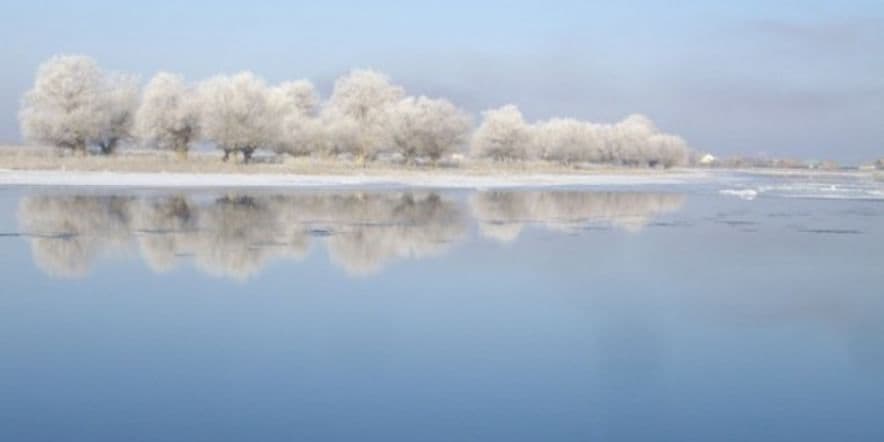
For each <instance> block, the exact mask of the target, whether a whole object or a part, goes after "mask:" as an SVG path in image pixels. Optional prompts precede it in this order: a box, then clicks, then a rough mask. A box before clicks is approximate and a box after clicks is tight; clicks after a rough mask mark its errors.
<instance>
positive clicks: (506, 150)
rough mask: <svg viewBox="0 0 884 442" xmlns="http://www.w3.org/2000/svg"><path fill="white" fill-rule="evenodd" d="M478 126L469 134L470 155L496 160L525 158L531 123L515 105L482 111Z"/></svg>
mask: <svg viewBox="0 0 884 442" xmlns="http://www.w3.org/2000/svg"><path fill="white" fill-rule="evenodd" d="M483 116H484V119H483V121H482V125H481V126H479V128H478V129H477V130H476V133H475V134H473V141H472V154H473V155H474V156H476V157H479V158H491V159H494V160H497V161H507V160H524V159H526V158H528V154H529V152H530V151H531V147H532V143H533V134H532V129H531V126H530V125H529V124H528V123H526V122H525V118H524V117H523V116H522V112H520V111H519V109H518V108H517V107H516V106H513V105H507V106H504V107H501V108H499V109H494V110H489V111H485V112H484V113H483Z"/></svg>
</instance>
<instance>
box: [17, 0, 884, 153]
mask: <svg viewBox="0 0 884 442" xmlns="http://www.w3.org/2000/svg"><path fill="white" fill-rule="evenodd" d="M0 17H2V21H3V25H2V26H0V41H2V42H3V44H0V66H2V69H0V143H20V142H21V134H20V132H19V129H18V122H17V116H16V115H17V112H18V106H19V102H20V99H21V96H22V95H23V94H24V92H25V91H26V90H27V89H28V88H29V87H30V85H31V84H32V82H33V76H34V72H35V71H36V69H37V67H38V66H39V65H40V63H41V62H43V61H44V60H46V59H47V58H49V57H51V56H52V55H55V54H61V53H65V54H72V53H78V54H86V55H90V56H92V57H95V58H96V59H97V60H98V62H99V63H100V64H101V65H102V66H103V67H105V68H107V69H110V70H119V71H127V72H133V73H136V74H138V75H140V76H141V78H142V80H143V81H144V82H146V81H147V80H148V79H149V78H150V77H151V76H152V75H153V74H155V73H156V72H158V71H173V72H178V73H181V74H183V75H184V76H185V77H187V78H188V79H190V80H193V81H198V80H200V79H203V78H206V77H209V76H211V75H214V74H217V73H233V72H237V71H241V70H251V71H253V72H255V73H257V74H259V75H261V76H263V77H264V78H266V79H267V80H268V81H271V82H279V81H283V80H287V79H297V78H309V79H311V80H313V81H314V83H316V84H317V86H319V88H320V91H321V92H322V94H323V95H324V96H326V97H327V96H328V95H329V92H330V89H331V86H332V84H333V81H334V79H335V78H336V77H337V76H339V75H341V74H343V73H345V72H347V71H348V70H350V69H351V68H375V69H378V70H381V71H384V72H385V73H387V74H389V75H390V76H391V77H392V78H393V80H394V81H395V82H397V83H400V84H402V85H404V86H405V87H406V88H407V90H408V91H409V93H411V94H415V95H419V94H423V95H428V96H442V97H446V98H448V99H450V100H452V101H453V102H455V103H456V104H457V105H459V106H461V107H463V108H464V109H466V110H468V111H470V112H471V113H473V114H474V115H475V116H476V118H477V120H478V118H479V116H480V114H481V112H482V111H483V110H485V109H489V108H493V107H498V106H501V105H505V104H516V105H518V106H519V107H520V108H521V109H522V111H523V112H524V114H525V115H526V117H527V118H528V119H530V120H535V119H546V118H550V117H556V116H560V117H575V118H581V119H588V120H592V121H596V122H612V121H616V120H619V119H621V118H623V117H625V116H626V115H629V114H631V113H643V114H646V115H648V116H649V117H651V118H652V119H653V120H654V121H655V122H657V124H658V125H659V126H660V127H661V128H662V129H663V130H665V131H667V132H671V133H676V134H679V135H681V136H683V137H684V138H685V139H686V140H687V141H688V143H689V144H690V145H691V146H692V147H693V148H695V149H697V150H701V151H710V152H713V153H715V154H719V155H724V156H727V155H735V154H748V155H759V154H762V155H769V156H795V157H802V158H818V159H822V158H832V159H837V160H839V161H842V162H845V163H859V162H862V161H865V160H869V159H872V158H878V157H884V2H881V1H880V0H878V1H865V0H859V1H850V2H831V1H816V0H805V1H777V2H769V1H762V0H745V1H740V2H709V1H696V2H688V1H667V2H663V1H660V2H652V1H631V2H592V1H586V0H583V1H553V0H547V1H518V0H509V1H498V0H492V1H484V2H481V3H480V2H475V1H464V0H448V1H438V2H419V1H414V0H412V1H380V0H379V1H372V2H370V4H369V2H356V1H341V0H325V1H314V2H309V3H306V2H303V3H302V2H295V1H268V2H260V1H251V2H237V1H230V0H216V1H211V2H209V1H206V2H203V1H191V2H165V1H162V0H157V1H152V2H138V3H135V2H120V1H105V0H79V1H71V2H61V1H39V0H32V1H22V0H10V1H6V2H3V4H2V5H0Z"/></svg>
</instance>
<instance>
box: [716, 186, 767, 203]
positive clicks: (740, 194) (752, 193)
mask: <svg viewBox="0 0 884 442" xmlns="http://www.w3.org/2000/svg"><path fill="white" fill-rule="evenodd" d="M718 193H720V194H722V195H732V196H735V197H737V198H740V199H742V200H747V201H751V200H754V199H755V197H757V196H758V191H756V190H752V189H723V190H720V191H719V192H718Z"/></svg>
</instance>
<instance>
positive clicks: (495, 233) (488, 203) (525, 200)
mask: <svg viewBox="0 0 884 442" xmlns="http://www.w3.org/2000/svg"><path fill="white" fill-rule="evenodd" d="M683 204H684V196H683V195H679V194H665V193H663V194H655V193H627V192H479V193H476V194H475V195H474V196H473V198H472V199H471V205H472V209H473V214H474V216H475V217H476V219H477V221H478V222H479V228H480V230H481V232H482V235H484V236H485V237H488V238H492V239H495V240H497V241H500V242H511V241H513V240H515V239H516V238H518V237H519V234H520V233H521V231H522V227H523V226H524V225H525V223H542V224H544V225H545V226H546V227H548V228H549V229H551V230H554V231H561V232H573V231H575V230H579V229H581V228H583V227H585V226H586V225H587V224H607V225H611V226H613V227H617V228H621V229H623V230H625V231H627V232H630V233H636V232H639V231H641V230H642V228H644V226H645V225H647V224H648V222H649V221H650V220H651V218H652V217H654V216H656V215H660V214H663V213H667V212H672V211H675V210H678V209H679V208H680V207H681V206H682V205H683Z"/></svg>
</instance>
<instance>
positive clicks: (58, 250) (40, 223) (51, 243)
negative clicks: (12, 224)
mask: <svg viewBox="0 0 884 442" xmlns="http://www.w3.org/2000/svg"><path fill="white" fill-rule="evenodd" d="M130 202H131V199H129V198H123V197H113V196H35V197H29V198H24V199H23V200H22V202H21V204H20V205H19V209H18V219H19V224H20V225H21V229H22V230H23V231H24V232H25V233H26V234H28V235H30V236H31V250H32V252H33V255H34V262H36V263H37V265H38V266H39V267H40V268H41V269H42V270H43V271H45V272H46V273H48V274H50V275H53V276H59V277H77V276H83V275H85V274H86V273H88V272H89V268H90V267H91V264H92V262H93V261H94V260H95V259H96V258H97V257H98V256H99V255H101V254H102V253H104V252H107V251H111V250H126V249H127V248H128V246H129V243H130V239H131V235H130V232H129V227H128V226H129V221H130V217H129V211H128V206H129V203H130Z"/></svg>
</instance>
